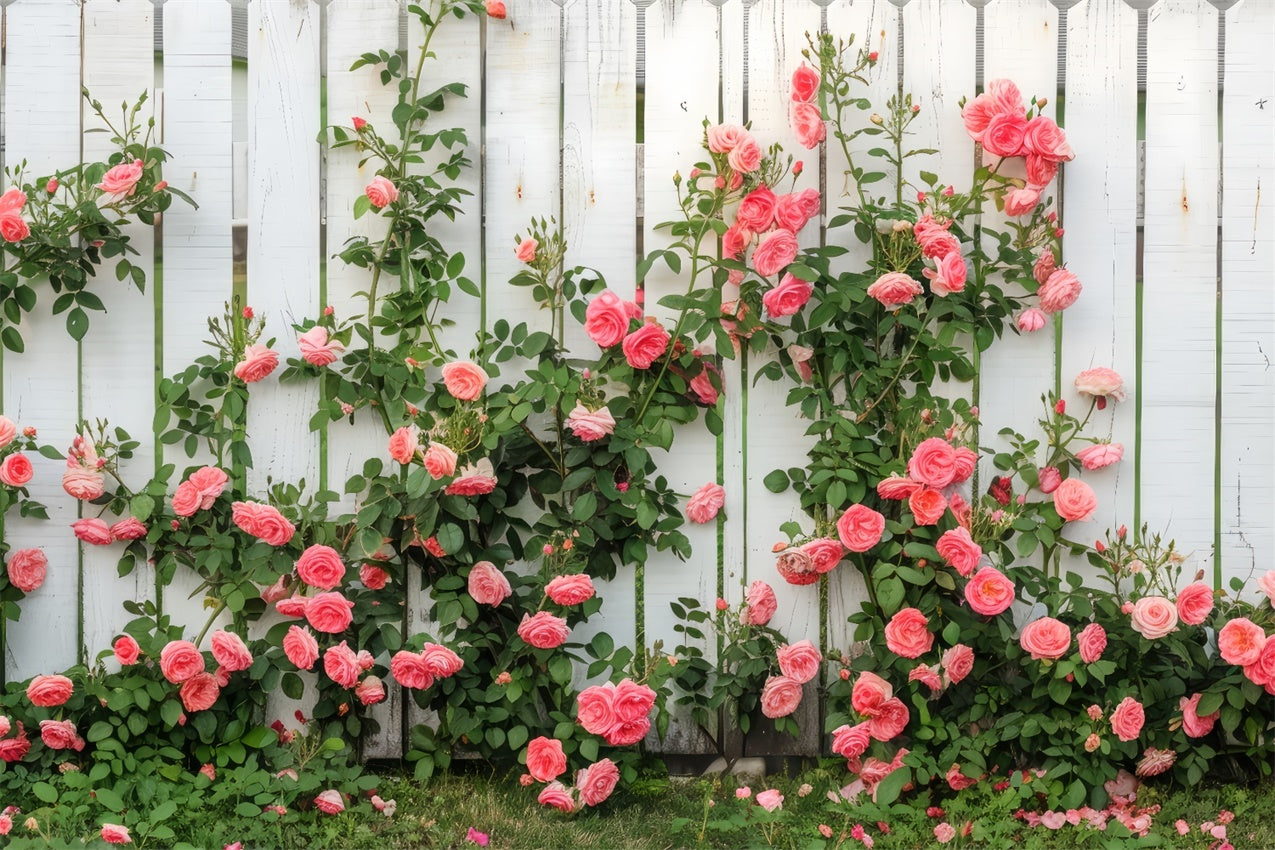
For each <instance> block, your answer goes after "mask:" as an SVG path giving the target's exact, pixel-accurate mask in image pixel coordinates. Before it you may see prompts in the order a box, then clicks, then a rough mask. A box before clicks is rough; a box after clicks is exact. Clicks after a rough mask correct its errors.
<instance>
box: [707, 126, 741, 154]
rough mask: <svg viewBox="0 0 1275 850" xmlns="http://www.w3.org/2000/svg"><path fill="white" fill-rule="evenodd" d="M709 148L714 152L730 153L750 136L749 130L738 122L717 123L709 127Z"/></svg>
mask: <svg viewBox="0 0 1275 850" xmlns="http://www.w3.org/2000/svg"><path fill="white" fill-rule="evenodd" d="M706 136H707V138H708V149H709V150H710V151H712V152H713V153H730V152H731V151H732V150H734V149H735V146H736V145H738V144H739V143H740V142H742V141H743V140H744V139H746V138H747V137H748V131H747V130H745V129H744V128H743V127H741V126H739V125H738V124H716V125H714V126H712V127H709V128H708V132H707V133H706Z"/></svg>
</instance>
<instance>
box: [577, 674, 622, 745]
mask: <svg viewBox="0 0 1275 850" xmlns="http://www.w3.org/2000/svg"><path fill="white" fill-rule="evenodd" d="M576 704H577V705H578V706H579V710H578V712H577V716H576V720H577V722H578V723H579V724H580V726H581V728H583V729H584V731H586V732H588V733H589V734H591V735H605V734H606V733H607V732H608V731H609V730H610V729H611V728H612V727H613V726H615V724H616V723H618V722H619V718H618V717H617V716H616V714H615V689H614V688H613V687H610V686H606V687H603V686H600V685H594V686H592V687H588V688H585V689H584V690H582V691H581V692H580V693H579V694H577V695H576Z"/></svg>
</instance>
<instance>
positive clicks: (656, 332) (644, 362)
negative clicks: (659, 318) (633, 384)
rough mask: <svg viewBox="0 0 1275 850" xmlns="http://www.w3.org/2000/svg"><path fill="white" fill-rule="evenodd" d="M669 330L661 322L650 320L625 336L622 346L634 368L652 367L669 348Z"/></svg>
mask: <svg viewBox="0 0 1275 850" xmlns="http://www.w3.org/2000/svg"><path fill="white" fill-rule="evenodd" d="M669 339H670V337H669V332H668V331H666V330H664V328H663V327H662V326H661V325H660V323H659V322H656V321H653V320H652V321H649V322H646V323H645V324H643V325H642V327H640V328H638V329H637V330H635V331H634V332H633V333H631V334H629V335H628V336H626V337H625V338H624V343H623V344H622V345H621V346H620V348H621V349H622V350H623V352H624V359H625V360H626V361H627V362H628V364H629V365H630V366H632V367H633V368H634V369H650V368H651V365H652V364H653V363H655V361H656V360H658V359H659V358H660V357H662V356H663V355H664V352H665V351H667V350H668V344H669Z"/></svg>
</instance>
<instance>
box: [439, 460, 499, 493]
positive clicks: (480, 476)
mask: <svg viewBox="0 0 1275 850" xmlns="http://www.w3.org/2000/svg"><path fill="white" fill-rule="evenodd" d="M496 484H497V481H496V473H495V469H494V468H493V467H492V464H491V460H490V459H489V458H485V457H484V458H479V459H478V460H477V461H475V462H474V463H467V464H465V465H464V466H462V467H461V468H460V471H459V472H457V473H456V478H455V479H454V480H453V481H452V483H451V484H448V485H447V487H446V488H444V490H443V492H444V493H445V494H447V495H448V496H484V495H486V494H488V493H490V492H492V491H493V490H495V489H496Z"/></svg>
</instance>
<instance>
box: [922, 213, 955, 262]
mask: <svg viewBox="0 0 1275 850" xmlns="http://www.w3.org/2000/svg"><path fill="white" fill-rule="evenodd" d="M951 226H952V222H950V221H948V222H944V223H941V224H940V223H939V222H938V221H936V220H935V218H934V216H932V215H930V214H929V213H926V214H925V215H923V216H921V218H920V220H918V221H917V223H916V224H915V225H913V226H912V236H913V238H915V239H916V244H917V245H919V246H921V253H922V254H924V255H925V256H927V257H929V258H930V259H935V258H937V257H943V256H946V255H947V254H949V253H951V252H953V251H959V250H961V243H960V242H958V241H957V239H956V237H955V236H953V235H952V234H951V233H949V232H948V228H949V227H951Z"/></svg>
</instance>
